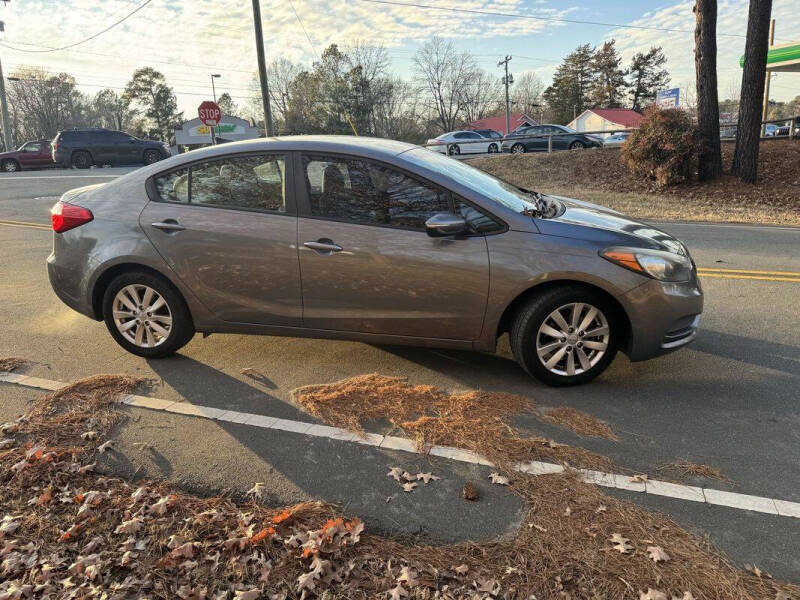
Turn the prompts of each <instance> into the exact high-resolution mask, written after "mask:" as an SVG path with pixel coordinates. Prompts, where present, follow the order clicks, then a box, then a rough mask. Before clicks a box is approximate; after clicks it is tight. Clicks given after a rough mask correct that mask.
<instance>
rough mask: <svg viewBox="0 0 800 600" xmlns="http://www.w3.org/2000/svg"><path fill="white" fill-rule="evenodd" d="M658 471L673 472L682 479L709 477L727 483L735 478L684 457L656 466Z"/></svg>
mask: <svg viewBox="0 0 800 600" xmlns="http://www.w3.org/2000/svg"><path fill="white" fill-rule="evenodd" d="M656 471H661V472H666V473H672V474H674V475H676V476H677V477H679V478H681V479H686V478H687V477H707V478H709V479H717V480H719V481H724V482H725V483H733V479H731V478H730V477H728V476H727V475H724V474H723V473H722V471H720V470H719V469H717V468H716V467H712V466H710V465H703V464H698V463H693V462H691V461H688V460H684V459H682V458H679V459H677V460H673V461H671V462H667V463H664V464H662V465H660V466H658V467H656Z"/></svg>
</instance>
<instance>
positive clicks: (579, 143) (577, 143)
mask: <svg viewBox="0 0 800 600" xmlns="http://www.w3.org/2000/svg"><path fill="white" fill-rule="evenodd" d="M578 148H586V144H584V143H583V142H582V141H580V140H575V141H574V142H572V143H571V144H570V145H569V149H570V150H577V149H578Z"/></svg>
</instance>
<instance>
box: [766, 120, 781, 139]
mask: <svg viewBox="0 0 800 600" xmlns="http://www.w3.org/2000/svg"><path fill="white" fill-rule="evenodd" d="M779 129H780V126H778V125H776V124H775V123H767V124H766V125H764V137H774V136H776V135H780V134H779V133H778V130H779Z"/></svg>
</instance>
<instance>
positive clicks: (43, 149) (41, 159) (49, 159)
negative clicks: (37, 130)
mask: <svg viewBox="0 0 800 600" xmlns="http://www.w3.org/2000/svg"><path fill="white" fill-rule="evenodd" d="M36 164H37V165H38V166H40V167H46V166H47V165H51V164H53V149H52V148H51V147H50V142H47V141H42V142H40V145H39V156H38V157H37V159H36Z"/></svg>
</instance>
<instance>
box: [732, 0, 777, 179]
mask: <svg viewBox="0 0 800 600" xmlns="http://www.w3.org/2000/svg"><path fill="white" fill-rule="evenodd" d="M771 13H772V0H750V9H749V12H748V15H747V41H746V42H745V46H744V69H743V72H742V95H741V101H740V103H739V122H738V125H737V127H736V150H735V152H734V156H733V168H732V169H731V172H732V173H733V174H734V175H738V176H739V178H740V179H741V180H742V181H743V182H745V183H755V182H756V179H757V177H758V145H759V142H760V130H761V109H762V102H763V96H764V83H765V82H764V78H765V76H766V73H767V49H768V46H769V18H770V14H771Z"/></svg>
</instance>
